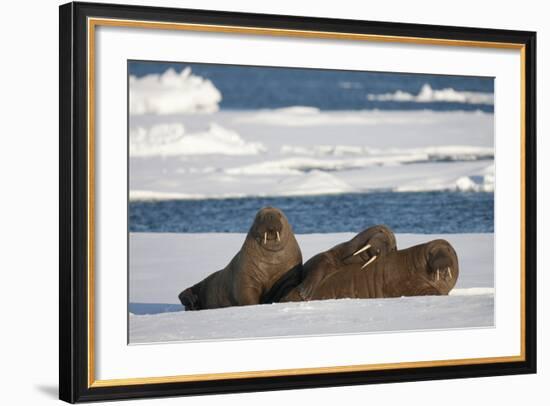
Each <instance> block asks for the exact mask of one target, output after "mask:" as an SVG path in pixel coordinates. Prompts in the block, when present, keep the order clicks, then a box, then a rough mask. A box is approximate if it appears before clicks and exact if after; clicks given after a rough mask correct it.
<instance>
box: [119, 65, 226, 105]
mask: <svg viewBox="0 0 550 406" xmlns="http://www.w3.org/2000/svg"><path fill="white" fill-rule="evenodd" d="M129 88H130V98H129V100H130V114H131V115H139V114H160V115H163V114H173V113H190V112H207V113H211V112H213V111H217V110H218V104H219V102H220V101H221V99H222V95H221V93H220V91H219V90H218V89H216V87H215V86H214V84H213V83H212V82H211V81H209V80H206V79H203V78H202V77H200V76H196V75H193V74H192V73H191V68H189V67H187V68H185V69H184V70H182V71H181V72H180V73H177V72H176V71H175V70H173V69H168V70H167V71H166V72H164V73H163V74H150V75H146V76H144V77H142V78H138V77H136V76H130V86H129Z"/></svg>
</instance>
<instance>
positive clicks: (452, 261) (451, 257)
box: [425, 239, 458, 295]
mask: <svg viewBox="0 0 550 406" xmlns="http://www.w3.org/2000/svg"><path fill="white" fill-rule="evenodd" d="M425 255H426V262H427V267H426V273H427V277H428V279H429V280H430V281H431V282H432V284H433V286H435V287H437V289H438V290H439V291H440V293H441V294H444V295H446V294H448V293H449V292H450V291H451V289H452V288H453V287H454V285H455V284H456V281H457V279H458V257H457V255H456V251H455V250H454V248H453V246H452V245H451V244H450V243H449V242H448V241H446V240H443V239H439V240H433V241H430V242H429V243H427V244H426V250H425Z"/></svg>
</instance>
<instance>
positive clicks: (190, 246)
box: [129, 233, 494, 344]
mask: <svg viewBox="0 0 550 406" xmlns="http://www.w3.org/2000/svg"><path fill="white" fill-rule="evenodd" d="M353 235H354V234H352V233H335V234H305V235H297V236H296V237H297V239H298V242H299V244H300V247H301V249H302V253H303V256H304V260H307V259H308V258H309V257H311V256H313V255H315V254H316V253H318V252H320V251H323V250H326V249H328V248H330V247H332V246H334V245H335V244H337V243H339V242H342V241H346V240H348V239H350V238H351V237H352V236H353ZM439 237H442V238H446V239H447V240H449V241H450V242H451V244H453V246H454V247H455V249H456V250H457V254H458V258H459V266H460V276H459V278H458V282H457V285H456V287H455V289H453V291H451V294H450V296H424V297H404V298H395V299H338V300H323V301H310V302H300V303H275V304H270V305H256V306H240V307H229V308H224V309H212V310H200V311H194V312H193V311H183V307H182V306H181V305H179V304H178V303H179V301H178V297H177V295H178V294H179V292H180V291H181V290H183V289H184V288H186V287H188V286H191V285H193V284H194V283H196V282H198V281H200V280H202V279H203V278H204V277H206V276H207V275H208V274H210V273H211V272H214V271H216V270H218V269H221V268H223V267H224V266H225V265H226V264H227V263H228V262H229V260H230V259H231V257H232V256H233V255H234V253H235V252H237V251H238V250H239V249H240V246H241V245H242V242H243V240H244V238H245V235H244V234H229V233H225V234H223V233H204V234H171V233H135V234H131V235H130V255H131V256H130V266H131V269H132V272H131V273H130V281H129V282H130V311H132V308H133V307H134V308H137V306H135V305H134V306H132V304H136V303H140V304H141V306H140V313H147V312H148V311H147V309H148V307H147V305H146V304H147V303H149V304H150V307H149V309H150V313H155V314H130V319H129V322H130V325H129V338H130V343H133V344H136V343H149V342H159V341H185V340H212V339H236V338H261V337H281V336H302V335H319V334H323V335H324V334H344V333H368V332H381V331H403V330H426V329H449V328H477V327H491V326H493V323H494V313H493V312H494V273H493V235H492V234H447V235H414V234H398V235H397V244H398V247H400V248H405V247H408V246H411V245H415V244H418V243H421V242H425V241H428V240H431V239H435V238H439ZM212 247H215V249H212ZM158 304H163V306H159V305H158ZM159 308H164V309H168V310H169V312H163V313H156V312H157V311H158V309H159ZM177 310H180V311H177Z"/></svg>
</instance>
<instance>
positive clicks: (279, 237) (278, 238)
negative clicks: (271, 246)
mask: <svg viewBox="0 0 550 406" xmlns="http://www.w3.org/2000/svg"><path fill="white" fill-rule="evenodd" d="M277 241H281V236H280V235H279V232H278V231H277Z"/></svg>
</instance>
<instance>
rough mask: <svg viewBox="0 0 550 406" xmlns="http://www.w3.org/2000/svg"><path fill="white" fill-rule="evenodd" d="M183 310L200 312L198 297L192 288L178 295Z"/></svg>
mask: <svg viewBox="0 0 550 406" xmlns="http://www.w3.org/2000/svg"><path fill="white" fill-rule="evenodd" d="M178 298H179V300H180V302H181V304H182V305H183V306H184V307H185V310H200V303H199V297H198V296H197V295H196V294H195V292H193V288H187V289H185V290H184V291H183V292H181V293H180V294H179V295H178Z"/></svg>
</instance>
